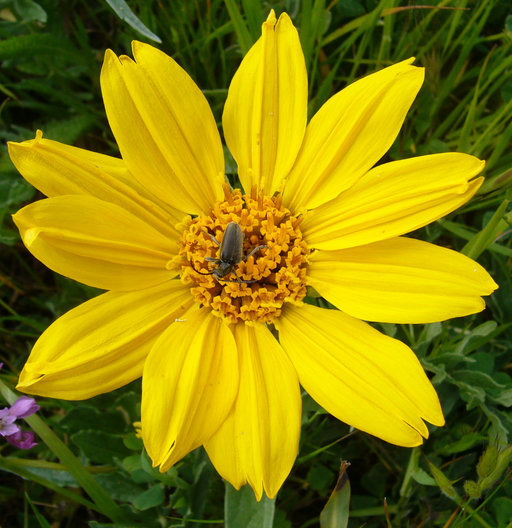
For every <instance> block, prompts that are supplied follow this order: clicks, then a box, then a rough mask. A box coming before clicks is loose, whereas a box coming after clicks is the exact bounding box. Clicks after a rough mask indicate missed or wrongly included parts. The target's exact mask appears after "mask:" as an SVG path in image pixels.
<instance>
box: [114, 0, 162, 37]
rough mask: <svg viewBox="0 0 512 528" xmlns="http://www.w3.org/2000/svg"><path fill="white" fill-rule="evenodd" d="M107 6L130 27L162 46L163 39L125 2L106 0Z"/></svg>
mask: <svg viewBox="0 0 512 528" xmlns="http://www.w3.org/2000/svg"><path fill="white" fill-rule="evenodd" d="M105 2H107V4H108V5H109V6H110V7H111V8H112V9H113V10H114V12H115V14H116V15H117V16H118V17H119V18H120V19H121V20H123V21H124V22H126V23H127V24H128V25H129V26H130V27H132V28H133V29H135V31H138V32H139V33H140V34H141V35H144V36H145V37H147V38H148V39H150V40H153V41H154V42H158V43H159V44H161V42H162V39H161V38H160V37H159V36H158V35H155V34H154V33H153V32H152V31H151V30H150V29H148V28H147V27H146V26H145V25H144V24H143V23H142V21H141V20H140V19H139V18H137V16H136V15H135V13H134V12H133V11H132V10H131V9H130V7H129V6H128V4H127V3H126V2H125V1H124V0H105Z"/></svg>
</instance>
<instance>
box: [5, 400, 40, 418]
mask: <svg viewBox="0 0 512 528" xmlns="http://www.w3.org/2000/svg"><path fill="white" fill-rule="evenodd" d="M38 410H39V405H37V403H36V400H34V398H30V397H29V396H20V397H19V398H18V399H17V400H16V401H15V402H14V403H13V404H12V405H11V409H10V411H9V412H10V413H11V414H13V415H14V416H16V418H26V417H27V416H31V415H32V414H34V413H35V412H37V411H38Z"/></svg>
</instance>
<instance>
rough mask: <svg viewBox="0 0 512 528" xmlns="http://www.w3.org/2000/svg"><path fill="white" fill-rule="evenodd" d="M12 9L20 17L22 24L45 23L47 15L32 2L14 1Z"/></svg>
mask: <svg viewBox="0 0 512 528" xmlns="http://www.w3.org/2000/svg"><path fill="white" fill-rule="evenodd" d="M14 9H15V10H16V12H17V13H18V14H19V15H20V17H21V18H22V20H23V22H32V21H36V22H41V23H42V24H45V23H46V20H47V19H48V15H47V14H46V11H45V10H44V9H43V8H42V7H41V6H40V5H39V4H37V3H36V2H34V1H33V0H16V1H15V2H14Z"/></svg>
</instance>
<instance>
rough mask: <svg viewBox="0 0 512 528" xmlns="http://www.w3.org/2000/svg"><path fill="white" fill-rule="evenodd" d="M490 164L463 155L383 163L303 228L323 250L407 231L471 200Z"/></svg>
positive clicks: (322, 208)
mask: <svg viewBox="0 0 512 528" xmlns="http://www.w3.org/2000/svg"><path fill="white" fill-rule="evenodd" d="M484 165H485V162H483V161H480V160H479V159H478V158H475V157H474V156H469V155H468V154H460V153H455V152H453V153H446V154H433V155H431V156H421V157H418V158H412V159H407V160H401V161H393V162H391V163H386V164H384V165H379V166H378V167H375V168H374V169H372V170H371V171H369V172H368V173H367V174H366V175H365V176H363V177H362V178H361V179H360V180H359V181H358V182H357V183H356V184H355V185H354V186H353V187H352V188H350V189H349V190H347V191H345V192H344V193H342V194H340V196H339V197H338V198H336V199H334V200H331V201H330V202H329V203H326V204H324V205H322V206H320V207H318V208H317V209H315V210H313V211H310V212H309V213H308V214H307V215H306V218H305V219H304V222H303V223H302V224H301V229H302V232H303V234H304V236H305V237H306V239H307V241H308V244H310V245H311V246H313V247H315V248H318V249H343V248H347V247H353V246H362V245H364V244H370V243H371V242H376V241H378V240H384V239H386V238H391V237H395V236H398V235H403V234H404V233H409V232H410V231H414V230H415V229H418V228H420V227H423V226H424V225H427V224H429V223H430V222H433V221H434V220H437V219H438V218H441V217H443V216H445V215H447V214H448V213H450V212H452V211H454V210H455V209H457V207H460V206H461V205H462V204H464V203H466V202H467V201H468V200H469V199H470V198H471V197H472V196H473V195H474V194H475V192H476V191H477V190H478V188H479V187H480V185H481V184H482V182H483V178H476V179H473V178H474V177H475V176H476V175H477V174H478V173H480V172H481V171H482V169H483V168H484Z"/></svg>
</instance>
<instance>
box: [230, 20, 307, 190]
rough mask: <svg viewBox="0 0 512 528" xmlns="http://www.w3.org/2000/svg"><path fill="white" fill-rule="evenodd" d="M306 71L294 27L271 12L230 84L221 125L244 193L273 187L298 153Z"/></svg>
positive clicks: (305, 113) (302, 131) (303, 126)
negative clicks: (260, 34) (277, 18)
mask: <svg viewBox="0 0 512 528" xmlns="http://www.w3.org/2000/svg"><path fill="white" fill-rule="evenodd" d="M307 82H308V81H307V73H306V66H305V62H304V55H303V53H302V48H301V45H300V41H299V36H298V34H297V30H296V29H295V28H294V26H293V24H292V21H291V20H290V18H289V17H288V15H287V14H286V13H283V14H282V15H281V16H280V17H279V20H278V22H277V24H276V18H275V14H274V11H273V10H272V11H271V13H270V15H269V17H268V19H267V21H266V22H264V23H263V26H262V36H261V38H260V39H259V40H258V41H257V42H256V44H254V46H253V47H252V48H251V49H250V50H249V52H248V53H247V55H246V56H245V58H244V60H243V61H242V64H241V65H240V68H239V69H238V71H237V72H236V74H235V76H234V77H233V80H232V81H231V85H230V87H229V92H228V98H227V101H226V105H225V107H224V114H223V116H222V123H223V127H224V136H225V138H226V144H227V146H228V147H229V150H230V151H231V154H232V155H233V157H234V158H235V160H236V162H237V164H238V175H239V177H240V181H241V182H242V185H243V187H244V189H245V191H246V192H249V191H250V190H251V187H252V186H253V185H257V186H258V187H259V188H260V189H262V190H263V191H264V192H265V194H266V195H269V196H271V195H272V194H273V193H274V191H276V190H278V188H279V186H280V184H281V181H282V179H283V177H284V176H285V175H286V173H287V172H288V171H289V170H290V169H291V167H292V165H293V162H294V161H295V158H296V156H297V152H298V151H299V148H300V145H301V143H302V139H303V137H304V131H305V128H306V119H307V92H308V86H307Z"/></svg>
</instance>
